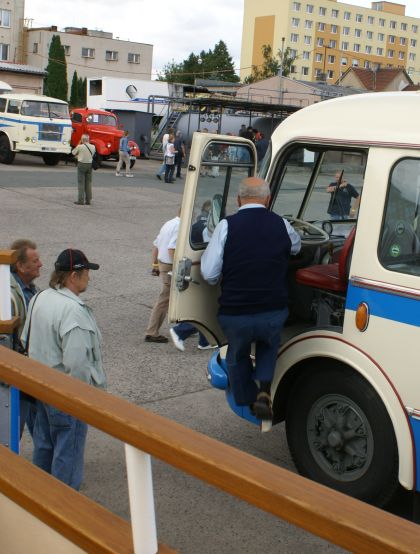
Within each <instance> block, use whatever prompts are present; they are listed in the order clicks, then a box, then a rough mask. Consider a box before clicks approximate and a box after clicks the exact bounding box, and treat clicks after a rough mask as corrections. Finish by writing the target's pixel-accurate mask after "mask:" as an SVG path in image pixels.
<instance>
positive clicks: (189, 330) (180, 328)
mask: <svg viewBox="0 0 420 554" xmlns="http://www.w3.org/2000/svg"><path fill="white" fill-rule="evenodd" d="M173 329H174V331H175V333H176V334H177V335H178V337H179V338H180V339H181V340H185V339H187V338H188V337H190V336H191V335H195V333H197V328H196V327H194V325H191V323H186V322H183V323H178V325H175V327H174V328H173ZM198 344H199V345H200V346H207V345H208V344H209V343H208V341H207V339H206V337H205V336H204V335H203V333H200V331H198Z"/></svg>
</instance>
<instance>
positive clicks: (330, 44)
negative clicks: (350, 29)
mask: <svg viewBox="0 0 420 554" xmlns="http://www.w3.org/2000/svg"><path fill="white" fill-rule="evenodd" d="M328 46H329V47H330V48H336V47H337V41H336V40H333V39H331V40H330V42H329V43H328Z"/></svg>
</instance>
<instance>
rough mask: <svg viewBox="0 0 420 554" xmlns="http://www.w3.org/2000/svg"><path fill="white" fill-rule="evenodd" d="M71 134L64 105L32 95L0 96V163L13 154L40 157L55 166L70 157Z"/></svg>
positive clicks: (67, 110)
mask: <svg viewBox="0 0 420 554" xmlns="http://www.w3.org/2000/svg"><path fill="white" fill-rule="evenodd" d="M71 133H72V127H71V121H70V116H69V108H68V104H67V102H64V101H62V100H58V99H57V98H50V97H48V96H37V95H35V94H14V93H5V94H0V162H1V163H4V164H11V163H13V161H14V159H15V154H16V152H24V153H25V154H33V155H36V156H41V157H42V158H43V160H44V162H45V163H46V164H47V165H56V164H58V162H59V161H60V159H61V157H62V156H63V155H65V154H70V151H71V147H70V138H71Z"/></svg>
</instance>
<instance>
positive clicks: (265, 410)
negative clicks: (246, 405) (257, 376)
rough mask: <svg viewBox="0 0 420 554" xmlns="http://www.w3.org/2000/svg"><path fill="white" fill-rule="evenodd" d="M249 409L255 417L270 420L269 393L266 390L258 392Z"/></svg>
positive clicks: (271, 412) (271, 413) (271, 418)
mask: <svg viewBox="0 0 420 554" xmlns="http://www.w3.org/2000/svg"><path fill="white" fill-rule="evenodd" d="M251 411H252V413H253V414H254V415H255V417H256V418H257V419H262V420H265V421H272V420H273V409H272V406H271V398H270V395H269V394H267V393H266V392H259V393H258V394H257V399H256V401H255V402H254V403H253V404H252V407H251Z"/></svg>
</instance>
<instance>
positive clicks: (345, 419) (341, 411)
mask: <svg viewBox="0 0 420 554" xmlns="http://www.w3.org/2000/svg"><path fill="white" fill-rule="evenodd" d="M311 369H312V371H310V372H309V371H307V372H304V374H302V376H301V377H300V378H299V379H298V380H297V382H296V383H295V385H294V386H293V390H292V392H291V394H290V396H289V402H288V407H287V412H286V433H287V441H288V443H289V448H290V452H291V454H292V457H293V460H294V462H295V465H296V467H297V469H298V471H299V473H301V474H302V475H304V476H305V477H308V478H309V479H313V480H314V481H318V482H319V483H322V484H323V485H326V486H328V487H331V488H333V489H336V490H339V491H340V492H343V493H345V494H348V495H350V496H354V497H355V498H359V499H360V500H363V501H365V502H369V503H371V504H375V505H377V506H384V505H385V504H387V503H388V502H389V500H390V499H391V498H392V496H393V494H394V493H395V491H396V489H397V487H398V450H397V443H396V439H395V434H394V430H393V427H392V423H391V420H390V418H389V416H388V413H387V411H386V409H385V407H384V405H383V403H382V401H381V399H380V398H379V396H378V395H377V393H376V392H375V390H374V389H373V388H372V387H371V386H370V384H369V383H368V382H367V381H365V380H364V379H363V378H362V377H361V376H360V375H358V374H356V373H354V372H352V371H351V370H349V368H347V367H345V366H342V365H338V367H336V368H332V367H331V368H324V369H321V370H320V371H316V370H315V371H314V368H311Z"/></svg>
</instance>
